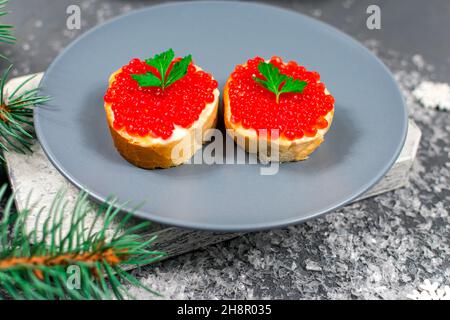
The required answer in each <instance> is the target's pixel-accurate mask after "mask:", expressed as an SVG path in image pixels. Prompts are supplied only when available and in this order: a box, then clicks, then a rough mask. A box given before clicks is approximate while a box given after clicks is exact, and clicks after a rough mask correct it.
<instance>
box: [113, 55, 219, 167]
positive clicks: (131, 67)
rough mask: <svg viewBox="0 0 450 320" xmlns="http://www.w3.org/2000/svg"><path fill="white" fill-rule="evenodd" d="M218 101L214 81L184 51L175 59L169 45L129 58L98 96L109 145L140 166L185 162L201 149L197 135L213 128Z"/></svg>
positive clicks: (201, 141)
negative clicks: (160, 50) (142, 56)
mask: <svg viewBox="0 0 450 320" xmlns="http://www.w3.org/2000/svg"><path fill="white" fill-rule="evenodd" d="M218 102H219V90H218V83H217V81H216V80H215V79H214V78H213V77H212V76H211V75H210V74H209V73H207V72H205V71H203V70H202V69H201V68H200V67H198V66H196V65H195V64H194V63H193V62H192V58H191V56H190V55H188V56H186V57H184V58H175V55H174V52H173V50H172V49H169V50H168V51H165V52H163V53H161V54H157V55H155V56H154V57H153V58H150V59H146V60H144V61H142V60H140V59H132V60H131V61H130V62H129V63H128V64H127V65H125V66H123V67H121V68H120V69H119V70H117V71H116V72H114V73H113V74H112V75H111V76H110V78H109V87H108V89H107V91H106V94H105V96H104V107H105V112H106V119H107V121H108V125H109V129H110V132H111V135H112V138H113V140H114V145H115V147H116V148H117V150H118V151H119V153H120V154H121V155H122V156H123V157H124V158H125V159H126V160H127V161H129V162H130V163H132V164H134V165H136V166H138V167H141V168H146V169H154V168H169V167H172V166H177V165H180V164H183V163H185V162H187V161H188V160H189V159H190V158H191V157H192V156H193V155H194V153H195V152H196V151H197V150H198V149H199V148H201V146H202V143H203V141H204V139H203V138H204V137H203V133H204V132H206V131H207V130H208V129H210V128H213V127H215V125H216V121H217V109H218ZM198 132H200V138H199V137H198ZM180 145H183V146H184V147H183V148H179V149H177V150H176V152H175V149H176V148H177V147H179V146H180ZM186 146H187V147H186Z"/></svg>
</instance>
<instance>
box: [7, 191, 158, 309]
mask: <svg viewBox="0 0 450 320" xmlns="http://www.w3.org/2000/svg"><path fill="white" fill-rule="evenodd" d="M5 191H6V185H4V186H3V187H2V188H0V201H1V199H3V198H4V196H5ZM66 205H67V201H65V199H64V194H63V193H59V194H58V195H57V196H56V197H55V199H54V201H53V204H52V206H51V207H50V208H48V209H47V210H49V212H48V217H47V218H46V219H45V221H42V219H40V216H41V214H42V210H41V211H40V213H39V214H38V217H37V218H36V225H35V226H34V228H33V230H32V231H31V232H27V231H26V221H27V217H28V215H29V213H30V209H25V210H22V211H20V212H14V211H13V209H12V208H13V197H12V196H11V197H10V198H9V199H8V200H7V202H6V205H5V209H4V212H3V219H2V220H1V222H0V283H1V286H0V288H1V289H0V299H11V298H12V299H76V300H79V299H111V298H112V297H115V298H117V299H124V298H132V297H130V296H129V293H128V291H127V290H126V288H125V287H124V286H123V283H124V282H125V283H129V284H131V285H133V286H139V287H142V288H144V289H145V290H147V291H149V292H152V293H153V294H156V295H158V293H156V292H154V291H152V290H151V289H149V288H147V287H145V286H144V285H142V284H141V283H140V282H139V281H138V280H137V279H136V278H134V277H133V276H132V275H131V274H129V273H127V272H126V271H125V270H124V266H130V265H135V266H142V265H145V264H148V263H151V262H154V261H157V260H159V259H161V258H162V257H163V256H164V254H163V253H161V252H157V251H152V250H149V248H150V247H151V245H152V243H153V242H154V240H155V238H152V239H148V240H144V239H143V238H142V237H141V236H140V235H138V234H137V233H138V232H139V231H141V230H142V229H144V228H146V227H147V226H148V224H149V223H148V222H144V223H141V224H139V225H137V226H134V227H133V231H132V232H129V230H130V229H128V230H127V229H126V228H124V230H122V232H119V230H112V231H113V232H112V236H110V237H108V236H107V234H108V233H111V230H110V227H111V223H112V221H113V220H114V219H117V218H118V214H119V212H120V207H116V206H115V205H114V202H113V201H112V200H111V201H110V204H106V203H105V204H103V205H100V206H99V207H98V209H97V212H96V219H95V220H94V221H93V222H92V223H91V225H86V216H87V214H88V213H89V212H91V210H92V209H93V208H92V207H91V205H90V202H89V200H88V198H87V195H86V194H84V193H82V194H81V195H80V196H79V197H78V199H77V201H76V205H75V206H74V209H73V211H72V221H71V223H70V226H69V227H68V230H65V231H64V232H63V227H62V225H63V223H62V222H63V213H64V210H65V207H66ZM100 216H103V219H104V223H103V225H102V226H101V228H100V230H99V231H96V232H94V231H93V230H94V226H95V225H96V224H98V220H97V218H98V217H100ZM128 219H129V215H128V214H127V215H125V216H124V217H123V218H122V221H127V220H128ZM124 225H125V223H119V224H118V227H117V228H122V227H124ZM41 226H42V227H41ZM38 230H42V231H41V232H39V231H38ZM38 233H39V234H38ZM71 268H72V269H74V270H75V272H77V274H76V275H75V276H74V275H73V272H72V271H73V270H72V269H71ZM105 277H106V278H107V280H105ZM76 279H78V282H77V281H75V280H76ZM77 283H78V284H79V285H74V284H77Z"/></svg>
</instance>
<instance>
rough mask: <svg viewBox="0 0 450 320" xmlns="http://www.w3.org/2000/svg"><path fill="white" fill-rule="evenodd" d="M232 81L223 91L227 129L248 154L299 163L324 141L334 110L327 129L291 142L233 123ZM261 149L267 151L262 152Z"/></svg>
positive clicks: (266, 160)
mask: <svg viewBox="0 0 450 320" xmlns="http://www.w3.org/2000/svg"><path fill="white" fill-rule="evenodd" d="M231 81H232V77H231V76H230V77H229V78H228V80H227V82H226V84H225V87H224V90H223V101H224V121H225V127H226V128H227V129H228V130H227V132H228V133H229V134H230V135H232V138H233V139H234V140H235V142H236V143H237V144H238V145H239V146H240V147H241V148H243V149H245V150H246V151H247V152H249V153H255V154H257V155H258V157H259V159H260V160H262V161H264V162H268V161H278V162H288V161H299V160H305V159H307V158H308V156H309V155H310V154H311V153H312V152H313V151H314V150H316V149H317V147H319V145H320V144H321V143H322V142H323V141H324V136H325V134H326V133H327V131H328V129H329V128H330V126H331V122H332V120H333V115H334V108H333V109H332V110H331V111H329V112H328V113H327V114H326V116H325V119H326V120H327V122H328V125H327V127H325V128H322V129H319V130H317V133H316V134H315V135H314V136H312V137H310V136H303V137H302V138H299V139H294V140H289V139H287V138H285V137H283V136H282V135H281V136H279V137H276V138H268V136H262V135H258V133H257V132H256V130H255V129H246V128H244V127H243V126H242V125H241V124H240V123H237V124H236V123H233V122H232V121H231V108H230V97H229V85H230V82H231ZM325 93H326V94H329V92H328V90H327V89H325ZM261 147H263V148H264V149H265V150H261ZM276 150H277V151H276Z"/></svg>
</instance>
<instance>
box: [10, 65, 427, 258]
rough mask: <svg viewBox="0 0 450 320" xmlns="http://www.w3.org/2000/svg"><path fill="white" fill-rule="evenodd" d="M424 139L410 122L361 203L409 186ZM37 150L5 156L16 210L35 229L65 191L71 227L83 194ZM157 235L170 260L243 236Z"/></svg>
mask: <svg viewBox="0 0 450 320" xmlns="http://www.w3.org/2000/svg"><path fill="white" fill-rule="evenodd" d="M42 75H43V73H39V74H37V75H36V77H35V78H34V79H33V81H30V82H29V83H28V86H26V88H28V89H29V88H33V87H35V86H37V85H38V83H39V82H40V80H41V78H42ZM27 77H29V76H24V77H19V78H15V79H12V80H11V81H10V82H9V83H8V84H7V85H6V87H5V90H6V91H7V92H10V91H11V90H14V88H15V87H16V86H18V85H19V84H20V83H21V82H22V81H23V80H24V79H26V78H27ZM24 89H25V88H24ZM420 137H421V132H420V129H419V128H418V127H417V126H416V124H415V123H414V122H413V121H412V120H410V122H409V129H408V136H407V139H406V142H405V145H404V147H403V150H402V152H401V154H400V156H399V158H398V159H397V161H396V163H395V164H394V166H393V167H392V168H391V170H390V171H389V172H388V173H387V174H386V175H385V177H384V178H383V179H382V180H381V181H380V182H379V183H378V184H376V185H375V186H374V187H373V188H371V189H370V190H369V191H368V192H366V193H365V194H364V195H363V196H362V197H360V198H359V199H357V200H360V199H364V198H368V197H371V196H375V195H377V194H380V193H383V192H387V191H390V190H393V189H396V188H400V187H402V186H404V185H405V184H406V183H407V182H408V173H409V171H410V168H411V166H412V164H413V162H414V158H415V156H416V152H417V149H418V146H419V142H420ZM33 150H34V152H33V153H31V154H26V155H23V154H18V153H12V152H11V153H8V154H6V155H5V158H6V164H7V169H8V174H9V178H10V181H11V185H12V188H13V190H14V192H15V201H16V206H17V208H18V209H19V210H20V209H23V208H25V207H30V206H32V207H33V208H34V210H32V211H31V215H30V217H29V220H28V226H29V228H33V227H34V226H35V221H36V219H37V214H36V213H37V209H38V208H42V207H47V208H49V207H50V206H51V203H52V200H53V199H54V197H55V195H56V194H57V193H58V192H60V191H61V190H64V191H65V196H66V199H67V200H68V206H67V211H66V214H65V216H66V217H67V219H66V225H67V224H68V223H69V221H70V216H71V210H70V209H71V206H73V204H74V203H75V200H76V198H77V196H78V193H79V191H78V189H76V188H75V187H74V186H73V185H72V184H70V183H69V182H68V181H67V180H66V179H65V178H64V177H63V176H62V175H61V174H60V173H59V172H58V171H57V170H56V169H55V167H54V166H53V165H52V164H51V163H50V161H49V160H48V159H47V157H46V156H45V154H44V152H43V150H42V148H41V146H40V144H39V142H37V141H36V142H35V144H34V146H33ZM44 213H45V211H44ZM93 217H94V213H92V215H91V216H89V217H88V219H91V220H93ZM40 219H45V214H43V215H41V216H40ZM100 223H101V221H100ZM155 234H156V235H158V238H157V241H156V243H155V245H156V249H157V250H161V251H164V252H166V253H167V256H168V257H171V256H175V255H178V254H181V253H185V252H188V251H192V250H196V249H198V248H201V247H205V246H207V245H210V244H214V243H218V242H221V241H224V240H227V239H231V238H234V237H236V236H239V235H240V234H237V233H213V232H206V231H193V230H187V229H181V228H174V227H168V226H164V225H159V224H153V225H152V226H151V227H150V228H149V229H148V230H147V231H146V232H145V236H146V237H147V236H148V237H152V236H154V235H155Z"/></svg>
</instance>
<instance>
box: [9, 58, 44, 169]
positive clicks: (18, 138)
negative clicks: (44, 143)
mask: <svg viewBox="0 0 450 320" xmlns="http://www.w3.org/2000/svg"><path fill="white" fill-rule="evenodd" d="M11 68H12V65H11V66H9V68H8V69H6V70H5V71H4V72H3V76H2V78H1V80H0V149H1V150H2V151H3V152H9V151H10V150H14V151H16V152H19V153H23V154H24V153H26V152H27V151H30V152H31V151H32V150H31V146H32V144H33V138H34V130H33V107H34V105H35V104H42V103H45V102H47V101H49V100H50V97H49V96H41V95H39V90H40V89H39V88H34V89H31V90H23V91H22V92H21V89H22V88H23V87H24V86H25V85H26V84H27V83H28V82H29V81H31V80H32V79H33V78H34V77H35V76H31V77H29V78H27V79H26V80H24V81H23V82H22V83H21V84H20V85H19V86H18V87H17V88H16V89H15V90H14V91H12V92H11V94H9V95H8V96H5V92H4V87H5V83H6V81H7V80H8V77H9V73H10V71H11ZM0 160H4V158H3V155H2V154H0Z"/></svg>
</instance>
